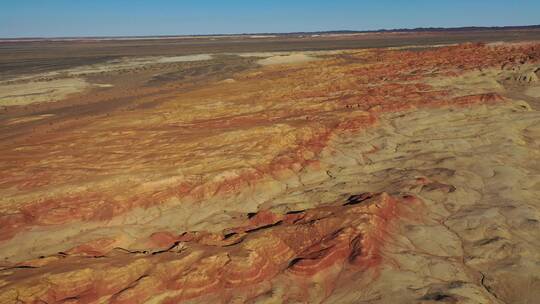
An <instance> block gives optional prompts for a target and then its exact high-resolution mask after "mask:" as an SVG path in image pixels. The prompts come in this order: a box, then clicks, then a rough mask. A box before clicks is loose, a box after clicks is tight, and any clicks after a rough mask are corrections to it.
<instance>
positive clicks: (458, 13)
mask: <svg viewBox="0 0 540 304" xmlns="http://www.w3.org/2000/svg"><path fill="white" fill-rule="evenodd" d="M527 24H540V0H531V1H529V0H521V1H520V0H505V1H500V0H451V1H450V0H448V1H447V0H429V1H424V0H395V1H388V0H378V1H353V0H327V1H319V0H311V1H308V0H298V1H294V0H289V1H286V0H283V1H281V0H274V1H269V0H251V1H247V0H221V1H218V0H177V1H173V0H147V1H143V0H0V37H59V36H123V35H126V36H128V35H173V34H211V33H258V32H296V31H322V30H342V29H350V30H373V29H381V28H386V29H391V28H404V27H407V28H411V27H427V26H435V27H454V26H494V25H527Z"/></svg>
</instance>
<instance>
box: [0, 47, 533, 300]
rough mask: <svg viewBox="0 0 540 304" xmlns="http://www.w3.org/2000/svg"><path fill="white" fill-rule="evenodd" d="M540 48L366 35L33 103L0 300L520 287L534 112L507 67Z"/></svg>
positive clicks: (439, 296)
mask: <svg viewBox="0 0 540 304" xmlns="http://www.w3.org/2000/svg"><path fill="white" fill-rule="evenodd" d="M539 56H540V46H539V45H538V44H518V45H505V44H501V45H495V46H494V45H481V44H466V45H459V46H450V47H442V48H433V49H426V50H421V51H418V50H415V51H406V50H357V51H349V52H346V53H343V54H340V53H336V54H333V55H328V56H325V58H319V59H318V60H317V61H313V62H305V63H298V64H293V65H269V66H265V67H260V68H258V69H257V70H251V71H245V72H241V73H237V74H235V75H234V81H226V82H215V83H211V84H208V85H206V86H203V87H199V88H196V89H192V90H172V91H164V92H159V91H155V89H154V91H152V94H148V95H147V96H145V95H141V96H145V97H141V98H143V99H144V102H143V101H140V102H141V104H145V105H147V106H141V107H135V108H133V109H131V110H130V111H120V110H118V111H111V112H110V113H108V114H107V115H103V116H98V117H95V116H84V115H82V116H69V115H67V114H66V116H65V117H63V118H61V119H59V122H58V124H57V125H48V124H41V123H40V122H39V120H38V121H32V120H27V121H29V122H28V123H32V124H36V126H37V128H36V129H35V131H32V132H28V133H27V134H26V133H25V134H22V135H21V134H19V133H14V134H17V136H15V135H14V134H11V133H9V132H7V131H6V132H7V133H4V134H2V135H3V137H2V139H1V140H2V145H3V146H5V147H7V148H6V149H5V151H3V157H2V160H1V161H0V169H1V170H0V193H1V194H2V195H1V197H0V227H1V229H0V257H2V262H1V264H0V265H1V267H2V268H1V269H0V299H1V300H0V303H4V302H5V303H13V302H15V303H16V302H17V301H19V302H23V303H39V302H40V301H44V302H47V303H104V302H105V303H106V302H114V303H143V302H151V303H152V302H153V303H181V302H183V303H220V302H222V303H228V302H231V303H274V302H278V303H281V302H290V303H294V302H310V303H319V302H322V301H326V302H330V303H358V302H359V301H364V302H370V303H389V302H390V303H414V302H419V303H430V302H434V301H450V302H467V301H468V302H470V303H503V302H507V303H509V302H511V303H514V302H515V303H519V301H521V300H522V302H523V303H526V301H529V302H530V301H532V299H534V298H535V297H536V296H537V293H535V291H534V290H538V288H537V287H539V286H538V276H537V275H535V273H538V272H537V271H536V270H537V269H536V268H537V267H536V266H535V264H534V263H535V257H536V256H535V253H534V249H535V248H536V249H537V248H538V244H537V242H536V239H538V238H537V236H538V233H537V231H539V230H538V229H536V228H538V227H537V222H538V221H537V220H538V218H537V215H538V208H539V207H538V204H539V202H538V199H537V198H536V197H538V196H536V194H537V189H536V188H535V186H536V184H537V175H538V172H540V168H538V166H537V164H536V162H534V160H535V159H537V158H538V151H540V150H539V149H538V148H539V146H538V138H539V133H538V131H539V130H538V128H537V127H536V126H537V125H538V123H539V117H538V112H536V111H534V110H532V109H531V107H529V106H528V105H527V104H526V103H524V102H521V101H518V100H515V99H513V95H512V94H510V93H511V92H509V89H508V88H509V87H510V86H507V85H506V84H505V83H504V79H512V77H513V75H515V73H516V72H520V73H521V72H522V71H524V70H526V69H531V71H534V67H537V66H538V64H539V60H540V57H539ZM501 67H503V68H502V69H501ZM509 77H510V78H509ZM519 79H520V78H519V77H518V79H517V80H519ZM501 83H502V84H501ZM519 85H522V86H527V85H529V82H521V84H519ZM81 98H91V95H87V96H82V97H81ZM21 121H23V120H21ZM6 130H11V129H9V128H7V129H6ZM13 132H15V131H13ZM17 132H18V131H17ZM535 191H536V192H535ZM509 277H510V278H512V279H508V278H509ZM523 286H531V287H527V288H525V287H523Z"/></svg>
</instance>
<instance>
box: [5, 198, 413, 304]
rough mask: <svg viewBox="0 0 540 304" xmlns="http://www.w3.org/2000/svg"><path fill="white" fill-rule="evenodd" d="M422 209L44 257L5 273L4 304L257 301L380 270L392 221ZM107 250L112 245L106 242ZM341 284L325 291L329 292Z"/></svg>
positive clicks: (332, 210) (367, 209)
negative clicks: (285, 286) (274, 292)
mask: <svg viewBox="0 0 540 304" xmlns="http://www.w3.org/2000/svg"><path fill="white" fill-rule="evenodd" d="M418 206H420V205H418V204H417V203H415V201H414V200H413V201H411V200H410V199H409V200H408V201H407V202H405V201H402V200H401V199H399V198H394V197H391V196H389V195H387V194H385V193H382V194H369V195H361V196H354V197H352V198H351V199H349V201H346V202H345V203H343V204H342V205H339V204H334V205H329V206H323V207H319V208H314V209H310V210H306V211H302V212H298V213H294V214H273V213H270V212H267V211H261V212H260V213H259V214H258V216H255V217H252V218H251V219H249V220H248V222H249V223H250V224H251V225H257V224H260V223H261V221H263V222H264V220H262V219H263V218H266V219H267V220H266V222H264V223H265V224H266V223H272V224H267V225H263V226H258V227H257V228H253V226H251V227H250V226H244V227H243V228H238V229H235V230H237V231H241V230H242V231H243V233H242V236H241V238H240V239H238V240H237V241H236V242H234V243H232V244H231V243H229V242H228V241H227V237H225V236H223V235H222V236H221V237H220V238H218V237H217V236H216V237H215V238H214V242H209V241H208V240H207V237H205V236H202V235H200V234H184V235H182V236H179V237H178V238H177V240H175V239H171V244H170V245H171V246H170V247H169V248H168V249H167V250H163V251H156V252H148V253H141V252H120V251H113V252H110V253H109V254H107V255H105V256H100V257H97V256H96V257H91V256H89V257H87V256H81V255H79V254H78V253H79V251H80V250H82V249H80V248H79V249H75V250H70V251H69V252H68V253H66V254H64V255H62V256H56V257H50V258H44V259H47V263H43V264H37V263H31V264H21V265H20V266H16V267H13V268H10V269H4V270H3V272H6V271H9V273H10V274H9V275H8V276H4V275H3V277H2V282H3V283H2V285H1V286H0V291H1V292H0V303H10V302H13V301H16V299H18V300H20V301H23V302H25V303H34V302H39V301H45V302H47V303H57V302H62V303H63V302H64V301H67V300H70V299H71V300H73V301H76V302H77V303H93V302H99V301H101V300H106V301H108V302H111V303H143V302H145V301H149V300H155V301H157V302H158V303H180V302H182V301H185V300H190V299H199V298H200V301H202V302H205V301H206V300H205V299H219V301H220V302H227V301H230V300H231V297H233V295H234V296H238V295H245V296H246V297H248V298H255V297H257V296H259V295H260V294H263V293H265V292H267V291H268V289H270V288H272V285H273V284H274V283H273V282H274V281H283V280H285V281H289V282H291V284H299V285H302V284H305V283H306V282H307V281H310V280H318V279H317V278H318V277H319V276H321V275H322V276H323V277H324V276H325V275H330V274H329V273H330V272H332V271H330V269H332V268H336V269H340V270H339V271H344V272H361V271H366V270H367V269H374V268H376V267H377V265H378V264H379V263H380V261H381V248H382V246H384V240H385V238H387V235H388V233H389V232H390V231H391V229H392V223H393V221H394V220H395V219H396V218H399V217H400V216H403V215H404V214H406V213H403V212H401V211H400V210H403V211H406V210H407V209H411V208H413V207H414V208H416V207H418ZM255 218H258V219H256V220H254V219H255ZM276 219H279V220H278V221H277V222H275V220H276ZM162 235H163V234H162ZM189 235H191V236H189ZM162 239H163V238H162ZM102 244H103V245H104V246H107V242H106V241H103V242H102ZM334 279H335V278H332V279H328V280H327V281H326V280H325V279H323V280H322V281H320V282H319V283H321V284H323V285H324V288H325V289H326V290H327V292H328V293H331V291H332V289H333V286H334V285H335V284H336V282H335V281H334ZM261 284H263V285H264V284H266V287H264V288H262V287H261ZM249 286H254V287H253V289H252V288H251V287H250V288H247V287H249ZM247 289H250V291H248V290H247Z"/></svg>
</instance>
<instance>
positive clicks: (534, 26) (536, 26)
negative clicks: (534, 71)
mask: <svg viewBox="0 0 540 304" xmlns="http://www.w3.org/2000/svg"><path fill="white" fill-rule="evenodd" d="M513 29H514V30H519V29H540V24H530V25H498V26H457V27H416V28H392V29H377V30H350V29H342V30H324V31H299V32H298V31H297V32H254V33H249V32H245V33H215V34H156V35H140V36H139V35H107V36H35V37H29V36H19V37H0V40H4V41H5V40H47V39H115V38H160V37H161V38H176V37H220V36H222V37H223V36H250V35H251V36H254V35H260V36H269V35H302V34H340V33H343V34H346V33H349V34H363V33H385V32H386V33H388V32H397V33H399V32H430V31H433V32H444V31H456V30H458V31H467V30H513Z"/></svg>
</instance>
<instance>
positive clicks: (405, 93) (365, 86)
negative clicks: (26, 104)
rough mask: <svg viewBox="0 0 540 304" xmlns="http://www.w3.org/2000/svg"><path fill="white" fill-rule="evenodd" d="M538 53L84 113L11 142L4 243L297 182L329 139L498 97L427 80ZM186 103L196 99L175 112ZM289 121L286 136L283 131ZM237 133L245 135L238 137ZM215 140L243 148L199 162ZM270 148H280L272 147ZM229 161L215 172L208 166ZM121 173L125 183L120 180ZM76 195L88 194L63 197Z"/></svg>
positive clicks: (528, 49)
mask: <svg viewBox="0 0 540 304" xmlns="http://www.w3.org/2000/svg"><path fill="white" fill-rule="evenodd" d="M539 48H540V47H539V46H538V44H530V45H528V44H525V45H518V46H505V45H500V46H485V45H482V44H465V45H460V46H450V47H443V48H436V49H432V50H424V51H400V50H397V51H395V50H372V51H358V52H357V53H352V54H351V55H350V56H351V57H352V58H353V60H349V61H347V62H346V61H345V60H344V59H340V58H339V57H336V58H332V57H330V58H328V59H325V60H321V61H317V62H312V63H306V64H303V65H301V66H290V67H288V66H277V67H274V66H268V67H265V68H263V69H262V71H261V72H260V73H259V74H256V76H254V74H250V73H245V74H240V75H237V77H236V78H237V81H236V82H235V83H216V84H213V85H210V86H208V87H206V88H202V89H198V90H194V91H191V92H187V93H181V94H171V93H169V95H167V96H160V98H162V99H166V100H168V101H166V102H163V103H161V104H160V105H159V106H157V107H156V108H151V109H147V108H142V109H136V110H133V111H131V112H130V113H127V114H126V113H111V115H108V116H107V117H100V118H97V119H96V118H93V117H92V118H81V119H77V120H76V121H69V124H71V125H72V127H71V128H72V130H73V131H68V132H65V131H64V130H66V129H65V128H64V127H62V128H61V129H57V130H52V131H51V132H50V133H46V134H45V133H44V134H40V135H39V136H32V137H30V136H22V137H20V138H18V139H17V140H16V142H15V143H13V144H9V145H7V149H4V153H3V160H2V162H1V163H0V166H1V168H0V169H2V170H1V171H0V189H3V190H2V191H3V192H4V193H6V194H5V195H4V197H5V199H4V200H5V201H6V202H7V201H8V200H9V201H11V202H12V203H10V204H9V205H10V207H9V209H6V208H4V209H1V210H0V223H1V224H2V227H5V228H4V229H2V231H1V232H0V239H2V240H7V239H10V238H12V237H13V236H15V235H16V234H17V233H19V232H20V231H23V230H25V229H27V228H31V227H36V226H44V225H60V224H68V223H72V222H74V221H79V220H80V221H103V220H109V219H111V218H114V217H118V216H121V215H122V214H124V213H126V212H128V211H130V210H132V209H133V208H136V207H143V208H146V207H149V206H155V205H159V204H163V203H166V202H168V201H170V200H171V199H175V198H176V199H183V198H185V197H188V196H189V197H192V198H194V199H197V200H201V199H205V198H208V197H214V196H216V195H231V194H234V193H237V192H238V191H241V190H242V189H245V188H246V187H251V186H253V185H254V183H256V182H257V181H258V180H261V179H264V178H265V177H267V176H268V175H271V176H279V177H280V178H283V177H286V176H290V175H291V174H295V172H298V171H299V170H300V169H301V168H303V167H305V166H306V165H308V164H310V163H311V162H313V160H312V159H313V158H314V156H315V155H317V153H319V152H320V151H321V149H322V148H324V147H325V146H326V143H327V142H328V140H329V138H330V137H331V136H332V135H333V134H336V133H339V132H341V131H343V130H355V129H359V128H365V127H367V126H369V125H372V124H373V123H375V122H376V120H377V115H379V114H381V113H385V112H388V111H399V110H404V109H407V108H411V107H422V106H430V105H432V106H441V105H470V104H473V103H492V102H496V101H499V100H501V98H500V97H496V95H490V94H488V95H477V96H452V94H453V93H451V92H449V91H446V90H434V89H433V88H431V86H429V85H427V84H425V83H423V81H422V80H423V79H424V78H425V77H434V76H437V75H441V76H448V75H458V74H462V73H464V72H466V71H470V70H475V69H486V68H489V67H499V66H501V65H505V64H506V63H516V62H518V63H520V64H524V63H530V62H538V60H539V56H540V55H539V53H540V50H539ZM345 62H346V64H345ZM284 75H286V76H287V77H283V76H284ZM334 75H340V76H339V77H337V78H336V76H334ZM268 88H270V89H268ZM262 89H264V90H263V91H261V90H262ZM179 100H196V102H194V104H185V105H184V107H182V108H179V107H178V105H177V101H179ZM212 100H220V102H221V103H229V104H230V105H231V106H232V107H233V108H234V109H236V110H234V112H235V113H238V114H235V115H230V111H231V108H229V107H220V106H216V107H215V108H213V110H212V111H209V112H207V113H205V115H204V116H203V117H201V118H198V117H197V115H199V114H200V113H202V112H201V111H200V110H197V108H196V107H197V106H198V105H197V104H201V103H202V104H204V105H206V104H209V105H211V104H212V102H213V101H212ZM253 102H255V104H256V105H259V106H261V107H265V108H266V110H265V111H264V112H260V111H250V110H248V109H245V107H246V106H247V107H252V108H256V106H255V107H253V106H252V103H253ZM272 104H275V105H276V106H273V107H270V105H272ZM366 111H367V112H366ZM130 121H137V123H136V124H133V123H131V122H130ZM266 125H268V127H266ZM285 125H288V126H290V127H289V129H288V130H280V129H279V128H280V127H278V126H285ZM38 132H39V131H38ZM235 132H240V133H239V134H244V135H242V137H244V138H245V139H246V140H245V141H243V140H242V141H237V140H236V139H237V138H238V137H237V136H236V135H233V134H236V133H235ZM220 134H221V135H220ZM229 134H230V136H229ZM214 135H216V136H218V137H219V138H220V140H221V141H223V143H225V144H226V143H229V144H231V145H233V146H236V147H235V148H233V149H232V150H230V151H242V152H239V154H238V157H234V156H232V157H231V154H229V153H230V152H227V153H225V152H223V153H222V152H219V151H218V152H216V153H217V154H216V155H215V156H213V154H212V153H209V154H208V155H206V154H205V153H203V154H199V155H198V156H197V157H196V156H195V155H194V154H193V153H194V152H193V151H194V150H192V149H193V147H197V149H200V150H202V151H211V150H212V149H213V148H212V145H211V143H213V141H214V139H210V138H212V136H214ZM204 138H208V140H207V139H204ZM268 142H271V143H275V144H273V145H271V147H270V148H269V149H268V148H265V143H268ZM248 143H253V144H248ZM23 146H24V148H22V147H23ZM131 147H137V148H135V149H133V148H131ZM235 149H236V150H235ZM248 154H249V155H251V156H250V157H247V155H248ZM68 156H69V157H68ZM228 157H231V158H229V161H228V162H225V163H223V164H222V165H219V166H217V167H216V168H212V167H211V166H202V167H201V166H200V164H208V163H214V164H215V163H219V162H216V161H215V160H216V159H222V158H228ZM13 163H17V165H16V166H11V164H13ZM244 163H247V164H248V166H247V167H246V166H245V165H244ZM39 164H44V165H42V166H40V165H39ZM146 164H152V166H151V167H152V168H160V170H159V171H160V172H163V173H161V174H158V173H156V170H153V169H150V167H147V166H146ZM145 167H146V169H145ZM178 168H182V170H183V171H184V173H183V174H181V175H179V176H178V175H176V174H175V173H174V172H175V171H176V170H178ZM214 172H230V173H227V174H226V175H224V176H219V175H215V173H214ZM120 174H122V175H123V176H125V177H115V176H119V175H120ZM171 176H174V177H171ZM73 188H81V189H80V190H79V189H77V190H73V191H72V190H65V191H64V190H58V189H73ZM52 189H57V190H55V191H51V190H52ZM97 189H99V190H97ZM7 193H9V195H8V194H7Z"/></svg>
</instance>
